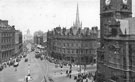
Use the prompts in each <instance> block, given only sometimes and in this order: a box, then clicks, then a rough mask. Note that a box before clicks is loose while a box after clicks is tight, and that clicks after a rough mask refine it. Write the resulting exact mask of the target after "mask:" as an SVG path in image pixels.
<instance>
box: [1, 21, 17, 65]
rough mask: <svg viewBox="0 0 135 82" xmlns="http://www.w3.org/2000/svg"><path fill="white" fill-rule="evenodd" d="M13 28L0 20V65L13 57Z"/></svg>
mask: <svg viewBox="0 0 135 82" xmlns="http://www.w3.org/2000/svg"><path fill="white" fill-rule="evenodd" d="M14 48H15V28H14V26H10V25H8V21H7V20H0V63H2V62H5V61H7V60H9V59H10V58H11V57H13V56H15V54H14V51H15V49H14Z"/></svg>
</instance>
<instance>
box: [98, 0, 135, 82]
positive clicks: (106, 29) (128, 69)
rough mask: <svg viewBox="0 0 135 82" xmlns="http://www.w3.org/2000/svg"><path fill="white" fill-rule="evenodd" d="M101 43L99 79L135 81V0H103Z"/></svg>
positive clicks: (100, 80) (117, 81) (101, 2)
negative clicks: (134, 5)
mask: <svg viewBox="0 0 135 82" xmlns="http://www.w3.org/2000/svg"><path fill="white" fill-rule="evenodd" d="M100 20H101V21H100V25H101V46H100V48H99V49H98V52H97V54H98V55H97V72H96V82H134V81H135V62H134V57H135V48H134V47H135V31H134V26H135V18H132V0H100Z"/></svg>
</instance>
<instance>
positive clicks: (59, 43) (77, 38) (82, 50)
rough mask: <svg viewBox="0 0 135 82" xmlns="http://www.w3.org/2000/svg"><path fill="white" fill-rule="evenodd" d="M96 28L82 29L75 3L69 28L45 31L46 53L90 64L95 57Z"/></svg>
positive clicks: (82, 63) (72, 61)
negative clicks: (71, 24)
mask: <svg viewBox="0 0 135 82" xmlns="http://www.w3.org/2000/svg"><path fill="white" fill-rule="evenodd" d="M97 37H98V28H97V27H92V29H89V28H84V29H82V23H81V22H80V20H79V12H78V5H77V13H76V20H75V23H74V24H73V26H72V27H71V28H69V29H66V28H61V27H60V26H59V27H56V28H54V29H53V30H52V31H48V32H47V51H48V55H50V56H52V57H54V58H56V59H59V60H66V61H69V62H70V63H75V64H79V65H85V64H90V63H91V62H93V59H94V58H95V57H96V52H97V47H98V42H97Z"/></svg>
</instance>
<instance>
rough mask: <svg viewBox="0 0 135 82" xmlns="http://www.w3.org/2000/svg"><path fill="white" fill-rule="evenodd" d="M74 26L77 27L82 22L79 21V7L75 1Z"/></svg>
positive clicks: (80, 25)
mask: <svg viewBox="0 0 135 82" xmlns="http://www.w3.org/2000/svg"><path fill="white" fill-rule="evenodd" d="M74 27H77V28H80V27H82V24H81V23H80V20H79V7H78V3H77V10H76V20H75V24H74Z"/></svg>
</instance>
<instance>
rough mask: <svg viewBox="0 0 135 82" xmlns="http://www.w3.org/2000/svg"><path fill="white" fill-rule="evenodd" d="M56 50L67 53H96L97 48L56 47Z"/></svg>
mask: <svg viewBox="0 0 135 82" xmlns="http://www.w3.org/2000/svg"><path fill="white" fill-rule="evenodd" d="M54 50H55V51H57V52H60V53H67V54H96V50H94V49H60V48H55V49H54Z"/></svg>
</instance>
